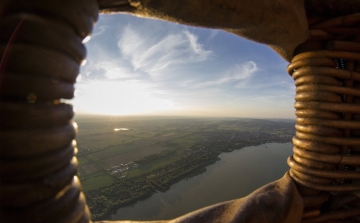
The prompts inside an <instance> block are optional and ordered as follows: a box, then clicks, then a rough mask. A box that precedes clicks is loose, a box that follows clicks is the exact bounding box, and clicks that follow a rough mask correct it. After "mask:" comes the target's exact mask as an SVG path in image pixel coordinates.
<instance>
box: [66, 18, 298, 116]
mask: <svg viewBox="0 0 360 223" xmlns="http://www.w3.org/2000/svg"><path fill="white" fill-rule="evenodd" d="M86 47H87V62H86V64H85V65H83V66H82V68H81V73H80V75H79V77H78V79H77V83H76V93H75V96H76V97H75V99H73V100H72V102H71V103H73V104H74V107H75V110H76V111H77V112H78V113H94V114H104V115H169V116H206V117H208V116H210V117H248V118H294V117H295V115H294V113H295V110H294V108H293V105H294V91H295V87H294V83H293V80H292V78H291V77H290V76H289V75H288V74H287V73H286V66H287V65H288V62H286V61H285V60H284V59H282V58H281V57H280V56H279V55H277V54H276V53H275V52H274V51H273V50H271V49H270V48H269V47H268V46H266V45H263V44H259V43H255V42H252V41H249V40H246V39H244V38H242V37H239V36H236V35H234V34H231V33H227V32H225V31H221V30H215V29H206V28H199V27H191V26H185V25H180V24H175V23H169V22H165V21H160V20H153V19H144V18H138V17H134V16H131V15H124V14H117V15H100V18H99V21H98V22H97V24H96V26H95V27H94V30H93V33H92V36H91V39H90V40H89V41H88V42H87V43H86Z"/></svg>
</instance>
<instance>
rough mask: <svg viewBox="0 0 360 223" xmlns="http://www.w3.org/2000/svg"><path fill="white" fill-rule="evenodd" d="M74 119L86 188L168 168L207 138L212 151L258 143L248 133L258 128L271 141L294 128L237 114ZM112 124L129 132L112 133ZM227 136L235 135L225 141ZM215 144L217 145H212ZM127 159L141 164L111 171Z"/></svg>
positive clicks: (292, 123)
mask: <svg viewBox="0 0 360 223" xmlns="http://www.w3.org/2000/svg"><path fill="white" fill-rule="evenodd" d="M75 121H76V122H77V123H78V126H79V134H78V136H77V139H76V140H77V145H78V150H79V152H78V155H77V157H78V159H79V163H80V168H79V177H80V179H81V180H82V185H83V188H84V190H85V191H90V190H94V189H99V188H102V187H106V186H109V185H112V184H114V183H119V182H121V181H122V179H124V178H123V177H125V178H126V179H131V178H136V177H139V176H141V175H146V174H151V173H153V172H155V171H157V170H159V169H161V168H165V167H166V166H171V165H172V164H173V163H175V162H177V161H181V160H183V159H185V158H186V157H187V156H188V155H189V154H191V153H193V152H189V151H190V150H194V151H197V148H198V149H201V148H202V147H201V146H199V145H206V144H207V143H209V142H210V141H211V140H212V142H211V143H210V144H209V145H210V146H213V148H212V150H214V148H217V147H221V146H224V145H228V144H229V145H228V147H232V148H235V147H236V146H234V145H247V144H251V143H252V142H254V143H255V144H256V143H257V142H258V141H256V140H257V139H252V138H251V137H250V136H251V135H253V134H254V133H259V132H260V133H261V134H268V135H266V137H270V140H271V137H272V136H273V135H279V136H280V135H281V136H284V135H285V136H288V138H290V137H291V136H292V135H293V126H294V122H293V121H284V122H281V121H280V122H279V121H277V122H274V121H270V120H259V119H239V118H222V119H221V118H213V119H211V118H183V117H114V116H95V115H78V116H76V117H75ZM115 128H124V129H127V130H121V131H115V130H114V129H115ZM231 134H232V135H233V136H232V137H231V138H229V139H227V137H228V136H229V135H231ZM236 134H240V136H237V135H236ZM270 134H273V135H270ZM249 135H250V136H249ZM249 137H250V138H249ZM266 137H265V138H266ZM209 140H210V141H209ZM217 143H220V144H219V145H221V146H217V147H216V145H217ZM204 148H205V147H204ZM207 148H209V146H207ZM224 149H225V151H227V150H228V149H227V148H223V150H224ZM215 150H216V149H215ZM131 161H133V162H135V163H138V164H139V166H136V167H130V166H129V169H127V170H124V171H123V170H122V169H119V168H120V167H119V168H118V170H117V171H118V172H116V173H115V172H114V171H113V170H111V169H110V168H116V166H121V165H126V164H128V163H129V162H131ZM120 170H121V171H120ZM112 171H113V172H112ZM111 174H112V175H111Z"/></svg>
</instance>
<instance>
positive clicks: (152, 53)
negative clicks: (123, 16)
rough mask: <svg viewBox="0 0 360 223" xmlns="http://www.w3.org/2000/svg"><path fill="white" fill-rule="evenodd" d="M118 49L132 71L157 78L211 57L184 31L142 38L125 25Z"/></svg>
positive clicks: (193, 37) (195, 38)
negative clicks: (139, 71) (167, 72)
mask: <svg viewBox="0 0 360 223" xmlns="http://www.w3.org/2000/svg"><path fill="white" fill-rule="evenodd" d="M118 47H119V49H120V52H121V54H122V56H123V57H124V58H125V59H126V60H128V61H129V62H130V63H131V64H132V66H133V68H134V69H135V70H141V71H144V72H147V73H148V74H149V75H151V76H153V77H154V76H158V75H161V74H164V73H166V72H165V71H167V70H171V69H174V68H176V67H179V65H184V64H190V63H196V62H202V61H205V60H208V59H209V58H210V57H211V55H212V54H213V52H212V51H210V50H205V49H204V47H203V45H202V44H200V43H199V40H198V37H197V36H196V35H194V34H193V33H191V32H189V31H187V30H181V31H177V32H173V33H171V32H170V31H169V32H167V33H165V34H164V33H161V34H158V35H156V33H155V34H154V32H152V34H150V36H149V35H147V36H144V33H143V32H140V31H135V30H134V29H133V28H132V27H131V26H130V25H128V26H127V27H126V28H125V29H124V30H123V32H122V34H121V36H120V38H119V41H118Z"/></svg>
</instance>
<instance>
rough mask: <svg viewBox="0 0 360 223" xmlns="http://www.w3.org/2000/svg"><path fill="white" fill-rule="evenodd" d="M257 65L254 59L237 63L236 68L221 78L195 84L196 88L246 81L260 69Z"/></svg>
mask: <svg viewBox="0 0 360 223" xmlns="http://www.w3.org/2000/svg"><path fill="white" fill-rule="evenodd" d="M258 70H259V69H258V68H257V65H256V63H255V62H254V61H248V62H246V63H243V64H241V65H236V67H235V69H232V70H231V71H230V72H229V73H230V74H227V75H225V76H223V77H222V78H220V79H217V80H212V81H206V82H203V83H200V84H197V85H194V87H195V88H203V87H211V86H218V85H222V84H228V83H233V82H237V81H242V83H244V82H245V81H247V80H248V79H250V78H251V77H252V75H253V74H254V73H255V72H256V71H258Z"/></svg>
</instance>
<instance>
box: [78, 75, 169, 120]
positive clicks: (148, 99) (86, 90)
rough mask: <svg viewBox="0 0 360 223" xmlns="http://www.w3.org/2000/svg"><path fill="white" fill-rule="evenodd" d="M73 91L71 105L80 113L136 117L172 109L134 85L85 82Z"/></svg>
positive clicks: (141, 85) (151, 92) (148, 90)
mask: <svg viewBox="0 0 360 223" xmlns="http://www.w3.org/2000/svg"><path fill="white" fill-rule="evenodd" d="M77 89H78V91H77V93H78V95H77V98H75V100H74V104H75V106H76V107H77V109H78V110H79V111H82V112H87V113H94V114H106V115H137V114H148V113H154V112H159V111H169V110H173V109H175V107H174V103H173V102H172V101H171V100H168V99H163V98H158V97H156V96H155V95H154V92H155V91H154V90H153V89H151V86H149V85H147V84H145V83H140V82H137V81H121V82H119V81H106V80H96V81H88V82H86V83H78V84H77ZM162 96H163V95H162Z"/></svg>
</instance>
